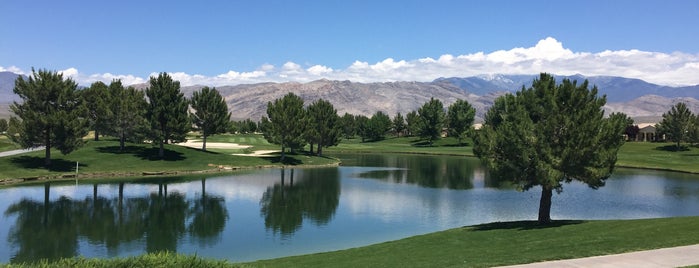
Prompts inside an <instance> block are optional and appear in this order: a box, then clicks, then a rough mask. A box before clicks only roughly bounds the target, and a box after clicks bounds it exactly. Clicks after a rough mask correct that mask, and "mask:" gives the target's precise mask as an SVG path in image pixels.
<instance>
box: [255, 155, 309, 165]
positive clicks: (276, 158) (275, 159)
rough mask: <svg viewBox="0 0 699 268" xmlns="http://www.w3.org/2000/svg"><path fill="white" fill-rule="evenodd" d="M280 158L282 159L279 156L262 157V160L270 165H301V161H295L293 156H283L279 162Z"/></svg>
mask: <svg viewBox="0 0 699 268" xmlns="http://www.w3.org/2000/svg"><path fill="white" fill-rule="evenodd" d="M281 158H282V157H281V156H280V155H275V156H266V157H262V159H265V160H267V161H269V162H270V163H274V164H279V163H281V164H284V165H291V166H296V165H300V164H303V161H301V160H299V159H296V158H295V157H294V155H288V154H287V155H286V156H284V160H283V161H282V160H281Z"/></svg>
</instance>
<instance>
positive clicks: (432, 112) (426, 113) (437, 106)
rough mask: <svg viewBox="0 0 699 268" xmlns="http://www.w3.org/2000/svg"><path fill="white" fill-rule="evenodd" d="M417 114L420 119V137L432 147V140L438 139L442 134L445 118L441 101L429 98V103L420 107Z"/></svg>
mask: <svg viewBox="0 0 699 268" xmlns="http://www.w3.org/2000/svg"><path fill="white" fill-rule="evenodd" d="M417 113H418V116H419V118H420V121H419V133H420V137H422V138H423V139H427V140H428V141H429V143H430V146H432V143H433V142H434V140H436V139H439V137H441V134H442V128H443V126H444V117H445V113H444V105H442V102H441V101H439V100H437V99H435V98H430V101H428V102H426V103H425V104H424V105H422V107H420V109H418V111H417Z"/></svg>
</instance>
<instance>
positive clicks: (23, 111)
mask: <svg viewBox="0 0 699 268" xmlns="http://www.w3.org/2000/svg"><path fill="white" fill-rule="evenodd" d="M14 92H15V94H17V95H18V96H19V97H20V98H21V99H22V101H21V102H19V103H18V102H14V103H13V104H12V105H11V106H10V109H11V110H12V112H13V113H14V114H15V116H13V117H11V118H10V122H9V126H8V136H9V137H10V138H11V139H13V141H15V142H17V143H19V144H20V145H21V146H22V147H24V148H32V147H39V146H45V147H46V154H45V160H44V164H45V165H46V166H49V165H50V164H51V149H52V148H55V149H59V150H60V151H61V153H63V154H67V153H70V152H72V151H73V150H75V149H77V148H79V147H80V146H82V145H83V137H85V136H86V135H87V133H88V131H89V130H93V131H94V133H95V134H94V135H95V136H94V137H95V140H99V137H100V135H110V136H114V137H117V138H118V139H119V141H120V149H121V150H124V142H126V141H132V142H142V141H144V140H151V141H152V142H153V143H154V144H157V145H158V146H159V153H158V157H160V158H162V157H163V156H164V148H163V144H167V143H169V142H181V141H184V139H185V135H186V133H187V132H189V131H190V130H192V129H195V130H198V131H200V132H201V134H202V137H203V139H204V145H203V149H204V150H206V137H207V136H210V135H213V134H216V133H222V132H225V131H226V130H227V127H228V125H229V121H230V113H229V112H228V107H227V105H226V103H225V101H224V100H223V98H222V97H221V95H220V94H219V93H218V91H216V89H215V88H208V87H205V88H203V89H202V90H201V91H198V92H194V93H193V95H192V98H191V100H188V99H186V98H185V97H184V94H183V93H182V92H180V83H179V82H178V81H174V80H172V78H171V77H170V76H169V75H168V74H167V73H160V74H159V75H158V76H157V77H151V78H150V80H149V87H148V88H146V90H145V91H140V90H137V89H135V88H133V87H124V86H123V85H122V83H121V81H120V80H114V81H112V82H111V83H110V84H109V85H106V84H104V83H102V82H95V83H93V84H92V85H91V86H90V87H88V88H85V89H78V86H77V84H76V83H75V82H74V81H73V80H72V79H70V78H64V77H63V75H62V74H60V73H57V72H51V71H46V70H39V71H38V72H37V71H34V70H33V69H32V75H31V76H30V77H29V78H28V79H26V80H25V79H24V78H22V77H19V78H17V80H16V81H15V88H14ZM144 93H145V94H144ZM190 107H191V109H192V110H193V112H191V113H190V112H189V109H190Z"/></svg>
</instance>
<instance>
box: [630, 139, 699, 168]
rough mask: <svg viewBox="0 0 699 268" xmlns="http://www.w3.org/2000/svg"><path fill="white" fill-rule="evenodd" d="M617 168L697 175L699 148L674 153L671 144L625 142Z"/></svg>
mask: <svg viewBox="0 0 699 268" xmlns="http://www.w3.org/2000/svg"><path fill="white" fill-rule="evenodd" d="M618 157H619V159H618V161H617V166H623V167H633V168H648V169H659V170H674V171H682V172H691V173H699V165H698V164H699V148H697V147H688V148H686V150H684V151H674V144H672V143H651V142H627V143H625V144H624V146H622V147H621V150H620V151H619V155H618Z"/></svg>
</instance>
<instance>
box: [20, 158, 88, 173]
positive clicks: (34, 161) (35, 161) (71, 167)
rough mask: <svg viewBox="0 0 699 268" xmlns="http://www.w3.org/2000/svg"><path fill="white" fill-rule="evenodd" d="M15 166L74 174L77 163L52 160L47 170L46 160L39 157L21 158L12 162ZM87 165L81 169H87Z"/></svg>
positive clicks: (81, 165)
mask: <svg viewBox="0 0 699 268" xmlns="http://www.w3.org/2000/svg"><path fill="white" fill-rule="evenodd" d="M10 161H11V162H12V164H14V165H15V166H18V167H21V168H25V169H46V170H48V171H53V172H74V171H75V161H68V160H64V159H51V165H50V166H49V167H48V168H46V167H45V166H44V158H43V157H39V156H19V157H14V158H12V160H10ZM87 166H88V165H86V164H80V167H87Z"/></svg>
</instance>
